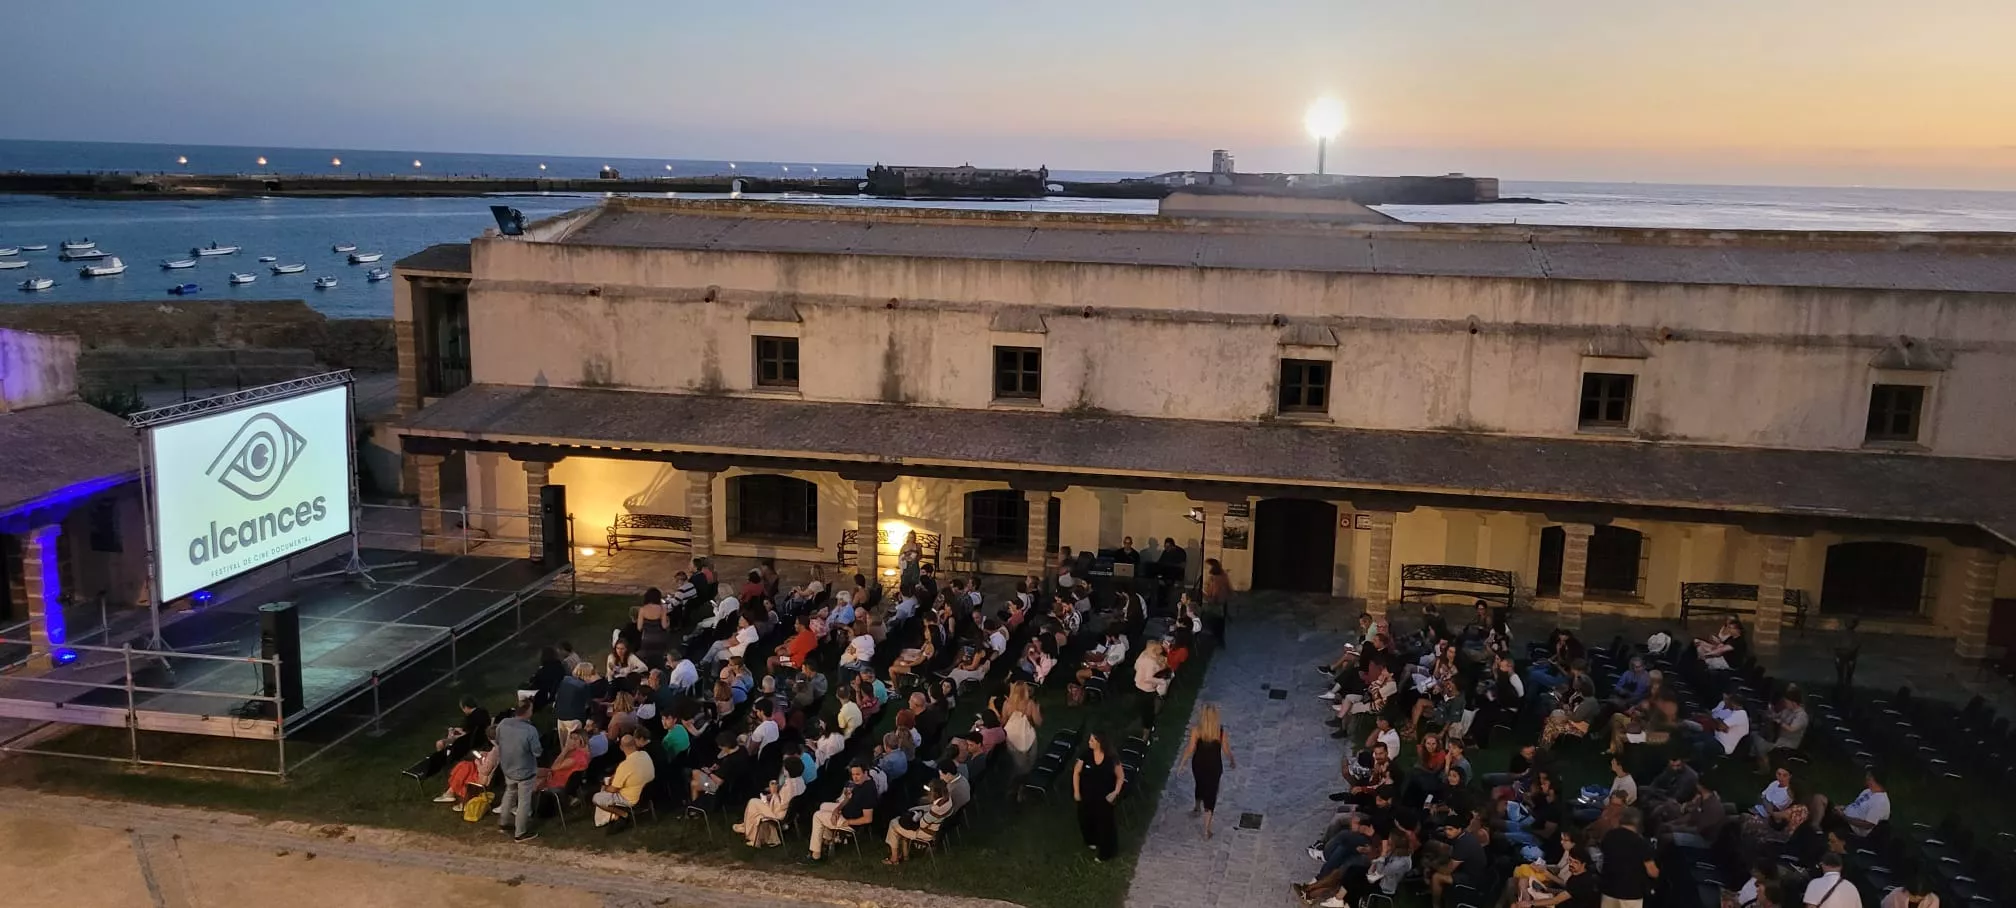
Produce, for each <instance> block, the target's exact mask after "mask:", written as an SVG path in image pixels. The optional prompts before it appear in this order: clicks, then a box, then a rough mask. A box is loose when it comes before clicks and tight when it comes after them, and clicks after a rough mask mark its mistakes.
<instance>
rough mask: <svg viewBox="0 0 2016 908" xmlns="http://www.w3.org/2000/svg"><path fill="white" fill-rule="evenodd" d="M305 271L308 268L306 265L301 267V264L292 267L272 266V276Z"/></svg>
mask: <svg viewBox="0 0 2016 908" xmlns="http://www.w3.org/2000/svg"><path fill="white" fill-rule="evenodd" d="M307 270H308V266H307V265H302V264H293V265H274V266H273V273H274V274H300V273H301V272H303V271H307Z"/></svg>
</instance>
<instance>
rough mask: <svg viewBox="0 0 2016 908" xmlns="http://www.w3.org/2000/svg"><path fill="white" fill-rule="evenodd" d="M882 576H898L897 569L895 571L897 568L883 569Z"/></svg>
mask: <svg viewBox="0 0 2016 908" xmlns="http://www.w3.org/2000/svg"><path fill="white" fill-rule="evenodd" d="M882 576H884V577H894V576H896V569H895V568H883V569H882Z"/></svg>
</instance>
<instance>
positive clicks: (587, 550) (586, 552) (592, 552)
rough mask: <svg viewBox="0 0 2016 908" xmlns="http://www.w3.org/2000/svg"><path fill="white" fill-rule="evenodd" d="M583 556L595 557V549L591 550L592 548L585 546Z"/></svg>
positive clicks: (582, 551) (582, 550)
mask: <svg viewBox="0 0 2016 908" xmlns="http://www.w3.org/2000/svg"><path fill="white" fill-rule="evenodd" d="M581 554H583V555H594V554H595V550H594V549H591V548H588V547H586V546H583V547H582V549H581Z"/></svg>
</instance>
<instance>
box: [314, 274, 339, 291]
mask: <svg viewBox="0 0 2016 908" xmlns="http://www.w3.org/2000/svg"><path fill="white" fill-rule="evenodd" d="M334 286H336V279H335V278H333V277H318V278H316V279H315V289H317V290H327V289H329V288H331V287H334Z"/></svg>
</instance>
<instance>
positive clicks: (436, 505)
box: [406, 454, 461, 552]
mask: <svg viewBox="0 0 2016 908" xmlns="http://www.w3.org/2000/svg"><path fill="white" fill-rule="evenodd" d="M447 459H448V458H446V457H443V456H441V455H439V454H413V455H409V456H408V457H407V458H406V460H407V462H408V463H410V464H412V465H413V471H414V481H415V482H416V483H418V488H419V492H420V550H421V551H423V552H450V551H459V550H460V549H461V546H460V545H459V544H457V543H456V542H455V541H454V540H451V539H449V538H447V536H446V535H445V534H444V533H443V527H444V526H445V525H446V522H447V521H446V517H447V515H445V514H443V513H442V511H441V464H442V463H444V462H445V461H447Z"/></svg>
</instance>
